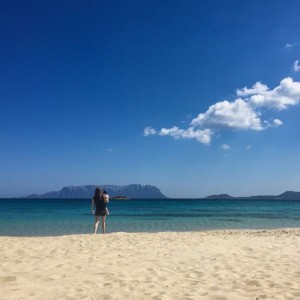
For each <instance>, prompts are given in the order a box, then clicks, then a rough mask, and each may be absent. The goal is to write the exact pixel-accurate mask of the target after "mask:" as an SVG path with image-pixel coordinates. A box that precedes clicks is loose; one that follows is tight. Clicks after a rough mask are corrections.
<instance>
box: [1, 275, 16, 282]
mask: <svg viewBox="0 0 300 300" xmlns="http://www.w3.org/2000/svg"><path fill="white" fill-rule="evenodd" d="M16 280H17V277H16V276H4V277H0V282H1V283H6V282H12V281H16Z"/></svg>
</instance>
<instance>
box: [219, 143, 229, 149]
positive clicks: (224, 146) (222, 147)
mask: <svg viewBox="0 0 300 300" xmlns="http://www.w3.org/2000/svg"><path fill="white" fill-rule="evenodd" d="M230 148H231V147H230V146H229V145H227V144H223V145H222V146H221V149H222V150H229V149H230Z"/></svg>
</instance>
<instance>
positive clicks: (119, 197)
mask: <svg viewBox="0 0 300 300" xmlns="http://www.w3.org/2000/svg"><path fill="white" fill-rule="evenodd" d="M128 199H129V198H128V197H127V196H114V197H112V200H128Z"/></svg>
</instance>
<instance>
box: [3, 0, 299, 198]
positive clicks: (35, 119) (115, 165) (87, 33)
mask: <svg viewBox="0 0 300 300" xmlns="http://www.w3.org/2000/svg"><path fill="white" fill-rule="evenodd" d="M299 14H300V6H299V1H292V0H291V1H247V2H246V1H230V0H226V1H222V0H218V1H25V2H21V1H1V3H0V36H1V45H0V197H12V196H22V195H27V194H31V193H43V192H47V191H49V190H58V189H60V188H61V187H63V186H65V185H84V184H121V185H123V184H124V185H125V184H130V183H141V184H152V185H156V186H158V187H159V188H160V189H161V190H162V192H163V193H165V194H166V195H167V196H170V197H201V196H207V195H209V194H213V193H229V194H231V195H234V196H238V195H252V194H278V193H281V192H283V191H286V190H296V191H300V167H299V161H300V139H299V128H300V118H299V116H300V105H299V104H300V87H299V86H300V83H299V82H300V66H299V65H300V64H299V60H300V29H299V28H300V18H299ZM257 82H261V84H259V83H258V84H256V85H255V86H254V87H253V85H254V84H255V83H257ZM245 87H247V88H245ZM237 99H239V100H237ZM224 100H226V101H227V102H224Z"/></svg>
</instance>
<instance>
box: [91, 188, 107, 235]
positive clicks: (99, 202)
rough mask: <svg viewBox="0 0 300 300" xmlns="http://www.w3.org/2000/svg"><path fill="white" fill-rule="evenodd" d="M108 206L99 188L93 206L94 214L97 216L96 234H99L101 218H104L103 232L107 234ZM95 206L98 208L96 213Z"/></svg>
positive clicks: (96, 190)
mask: <svg viewBox="0 0 300 300" xmlns="http://www.w3.org/2000/svg"><path fill="white" fill-rule="evenodd" d="M106 205H107V203H105V201H104V198H103V194H102V190H101V189H100V188H98V187H97V188H96V189H95V195H94V197H93V199H92V206H91V209H92V214H93V215H95V224H94V234H96V233H97V230H98V225H99V219H100V216H101V217H102V232H103V233H105V221H106ZM94 206H96V212H95V211H94Z"/></svg>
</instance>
